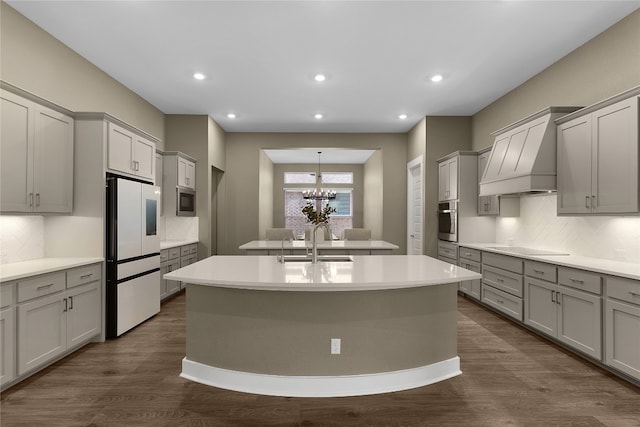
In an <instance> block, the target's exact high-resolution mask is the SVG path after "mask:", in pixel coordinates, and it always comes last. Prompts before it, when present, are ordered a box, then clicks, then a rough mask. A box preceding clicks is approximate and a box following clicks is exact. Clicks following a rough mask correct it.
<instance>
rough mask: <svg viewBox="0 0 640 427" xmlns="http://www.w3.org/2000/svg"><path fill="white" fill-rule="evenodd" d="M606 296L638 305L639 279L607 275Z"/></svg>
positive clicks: (639, 293) (639, 298)
mask: <svg viewBox="0 0 640 427" xmlns="http://www.w3.org/2000/svg"><path fill="white" fill-rule="evenodd" d="M606 283H607V296H609V297H611V298H615V299H619V300H622V301H626V302H630V303H632V304H637V305H640V281H638V280H631V279H624V278H622V277H607V278H606Z"/></svg>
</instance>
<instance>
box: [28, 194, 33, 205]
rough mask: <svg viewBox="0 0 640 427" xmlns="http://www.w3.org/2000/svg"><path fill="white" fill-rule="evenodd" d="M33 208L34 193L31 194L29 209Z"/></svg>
mask: <svg viewBox="0 0 640 427" xmlns="http://www.w3.org/2000/svg"><path fill="white" fill-rule="evenodd" d="M32 206H33V193H29V207H32Z"/></svg>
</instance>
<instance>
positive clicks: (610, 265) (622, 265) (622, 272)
mask: <svg viewBox="0 0 640 427" xmlns="http://www.w3.org/2000/svg"><path fill="white" fill-rule="evenodd" d="M458 246H461V247H465V248H472V249H478V250H482V251H487V252H494V253H497V254H502V255H508V256H514V257H517V258H523V259H530V260H533V261H539V262H549V263H552V264H557V265H561V266H564V267H571V268H579V269H582V270H589V271H593V272H597V273H602V274H610V275H612V276H620V277H626V278H628V279H635V280H640V261H639V262H638V263H631V262H622V261H612V260H607V259H602V258H591V257H583V256H577V255H523V254H514V253H510V252H508V249H509V246H507V245H498V244H495V243H460V244H459V245H458ZM494 247H504V248H505V250H500V249H497V248H494Z"/></svg>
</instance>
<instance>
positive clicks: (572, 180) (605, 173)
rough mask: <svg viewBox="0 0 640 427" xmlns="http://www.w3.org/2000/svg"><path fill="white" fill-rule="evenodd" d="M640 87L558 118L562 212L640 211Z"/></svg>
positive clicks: (559, 205)
mask: <svg viewBox="0 0 640 427" xmlns="http://www.w3.org/2000/svg"><path fill="white" fill-rule="evenodd" d="M638 92H640V89H635V91H634V92H632V94H633V95H632V96H630V97H627V98H626V99H624V98H625V97H624V96H618V97H615V98H614V101H615V102H611V100H608V101H603V102H602V103H600V104H596V105H595V106H591V107H588V108H585V109H584V110H580V111H577V112H576V113H574V114H571V115H569V116H568V117H563V118H561V119H559V120H557V121H556V123H557V124H558V128H557V132H558V213H561V214H618V213H636V212H638V207H639V206H638V102H639V101H638V100H639V98H638ZM621 98H622V100H620V99H621Z"/></svg>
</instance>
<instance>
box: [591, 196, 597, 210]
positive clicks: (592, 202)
mask: <svg viewBox="0 0 640 427" xmlns="http://www.w3.org/2000/svg"><path fill="white" fill-rule="evenodd" d="M591 207H592V208H595V207H596V196H591Z"/></svg>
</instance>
